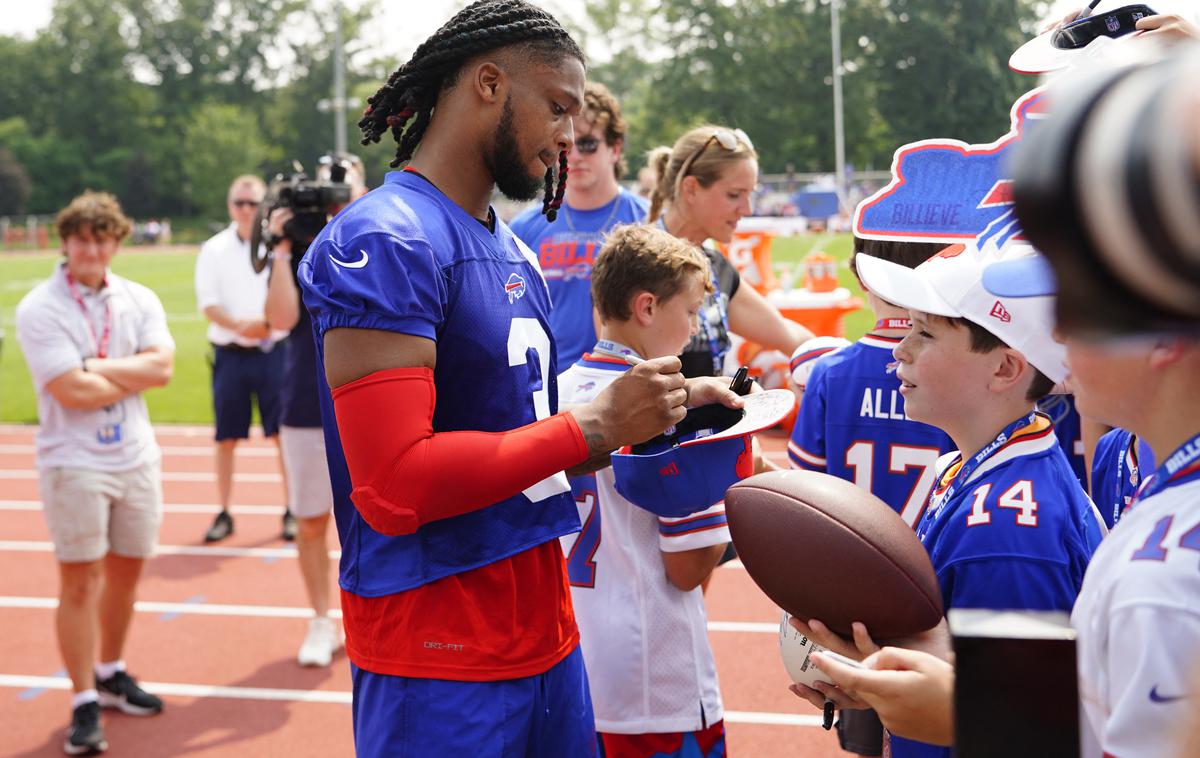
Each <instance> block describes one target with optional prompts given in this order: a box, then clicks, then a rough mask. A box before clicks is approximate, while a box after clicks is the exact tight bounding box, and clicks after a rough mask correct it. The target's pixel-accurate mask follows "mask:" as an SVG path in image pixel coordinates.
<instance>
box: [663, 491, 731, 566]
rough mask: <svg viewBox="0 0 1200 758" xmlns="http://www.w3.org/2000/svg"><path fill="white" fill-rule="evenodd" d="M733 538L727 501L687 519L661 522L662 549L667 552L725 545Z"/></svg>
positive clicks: (686, 517)
mask: <svg viewBox="0 0 1200 758" xmlns="http://www.w3.org/2000/svg"><path fill="white" fill-rule="evenodd" d="M731 539H732V538H731V537H730V536H729V521H728V520H726V518H725V502H724V501H721V502H719V503H717V504H716V505H714V506H712V507H711V508H706V509H705V510H703V511H700V512H699V513H693V514H691V515H690V516H685V517H683V518H659V519H658V549H659V550H662V551H663V552H664V553H681V552H683V551H685V550H697V549H699V548H703V547H712V546H713V545H723V544H725V543H726V542H729V541H730V540H731Z"/></svg>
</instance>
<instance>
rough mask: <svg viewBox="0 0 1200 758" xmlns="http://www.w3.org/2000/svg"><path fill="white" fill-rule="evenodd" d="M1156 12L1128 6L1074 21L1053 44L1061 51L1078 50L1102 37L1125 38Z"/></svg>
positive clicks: (1060, 31)
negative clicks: (1141, 20) (1143, 20)
mask: <svg viewBox="0 0 1200 758" xmlns="http://www.w3.org/2000/svg"><path fill="white" fill-rule="evenodd" d="M1153 15H1154V11H1153V10H1151V9H1150V8H1149V7H1147V6H1145V5H1126V6H1124V7H1122V8H1117V9H1116V10H1114V11H1110V12H1109V13H1100V14H1097V15H1095V16H1088V17H1087V18H1082V19H1079V20H1078V21H1072V22H1071V23H1069V24H1067V25H1066V26H1064V27H1062V28H1061V29H1059V30H1057V31H1056V32H1054V36H1053V37H1051V38H1050V42H1051V44H1053V45H1054V46H1055V47H1056V48H1058V49H1060V50H1078V49H1079V48H1081V47H1087V46H1088V45H1090V44H1091V43H1092V42H1094V41H1095V40H1097V39H1099V38H1100V37H1112V38H1113V39H1116V38H1117V37H1124V36H1125V35H1126V34H1132V33H1133V32H1135V31H1137V22H1138V20H1139V19H1143V18H1145V17H1146V16H1153Z"/></svg>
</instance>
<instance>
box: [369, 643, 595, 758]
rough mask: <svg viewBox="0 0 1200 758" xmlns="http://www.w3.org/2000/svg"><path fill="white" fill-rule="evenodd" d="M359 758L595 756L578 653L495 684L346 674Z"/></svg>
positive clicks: (588, 698) (589, 708) (584, 677)
mask: <svg viewBox="0 0 1200 758" xmlns="http://www.w3.org/2000/svg"><path fill="white" fill-rule="evenodd" d="M350 673H351V676H352V677H353V680H354V705H353V711H354V748H355V752H356V754H357V755H358V756H359V758H373V757H374V756H388V757H389V758H423V757H424V756H443V755H445V756H460V755H461V756H472V758H518V757H519V758H535V757H538V756H546V757H547V758H560V757H561V756H571V758H577V757H578V758H588V757H590V756H595V755H596V754H597V746H596V724H595V718H594V717H593V716H592V697H591V694H590V693H589V691H588V683H587V673H586V672H585V671H584V669H583V654H582V653H580V651H579V648H578V647H576V648H575V650H574V651H573V652H572V653H571V654H570V655H568V656H567V657H566V658H564V659H563V660H561V661H559V662H558V664H556V665H555V666H553V667H552V668H551V669H550V670H549V671H547V672H545V673H543V674H538V675H537V676H528V677H525V678H523V679H508V680H504V681H499V682H453V681H447V680H444V679H416V678H411V677H402V676H388V675H386V674H373V673H371V672H369V671H363V670H362V669H360V668H358V667H357V666H353V665H352V666H351V667H350Z"/></svg>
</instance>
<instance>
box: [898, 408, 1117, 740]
mask: <svg viewBox="0 0 1200 758" xmlns="http://www.w3.org/2000/svg"><path fill="white" fill-rule="evenodd" d="M960 463H961V456H959V455H958V454H952V455H951V456H947V459H946V460H944V461H942V465H944V466H945V471H944V473H942V474H941V475H940V476H939V481H938V486H937V488H936V489H935V490H934V493H933V496H932V497H931V498H930V505H929V510H928V511H926V513H925V516H924V518H922V519H921V523H920V524H919V525H918V527H917V536H918V537H920V538H921V542H922V543H923V544H924V545H925V549H926V550H927V551H928V552H929V557H930V560H931V561H932V562H933V569H934V572H935V573H936V574H937V578H938V585H939V587H940V588H941V591H942V604H943V606H944V607H945V608H946V610H947V611H949V610H950V609H951V608H991V609H996V610H1039V611H1050V610H1054V611H1066V612H1068V613H1069V612H1070V611H1071V608H1072V606H1074V604H1075V598H1076V597H1077V596H1078V595H1079V590H1080V588H1081V587H1082V586H1083V575H1084V571H1085V570H1086V569H1087V565H1088V561H1090V560H1091V557H1092V553H1094V552H1095V550H1096V548H1097V547H1098V546H1099V544H1100V539H1101V537H1102V536H1103V534H1104V528H1103V526H1102V525H1101V522H1100V519H1099V516H1098V515H1097V514H1096V510H1095V508H1094V507H1093V506H1092V503H1091V501H1090V500H1089V499H1088V497H1087V495H1086V494H1085V493H1084V491H1083V488H1082V487H1080V486H1079V481H1078V480H1077V479H1076V478H1075V474H1074V472H1073V471H1072V470H1071V467H1070V465H1069V464H1068V463H1067V459H1066V456H1065V455H1064V454H1063V451H1062V448H1060V447H1059V444H1058V438H1057V437H1056V436H1055V434H1054V429H1053V425H1052V424H1051V423H1050V421H1049V419H1047V418H1046V417H1044V416H1038V417H1037V421H1036V423H1034V424H1033V425H1031V426H1025V427H1023V428H1019V429H1017V430H1016V431H1014V432H1013V434H1012V435H1011V436H1009V438H1008V441H1007V442H1005V443H1002V445H1001V446H1000V447H999V449H998V450H996V451H995V452H994V453H992V454H991V456H990V457H988V458H987V459H986V460H984V461H983V463H982V464H980V465H979V466H978V468H976V469H975V470H974V471H972V472H970V473H969V475H968V478H967V480H966V481H963V482H957V483H956V481H955V480H956V478H957V476H956V475H957V473H958V471H959V470H960ZM947 464H948V465H947ZM950 488H953V491H952V492H951V493H950V497H949V498H947V497H946V495H947V491H948V489H950ZM892 755H893V756H895V757H896V758H916V757H917V756H919V757H920V758H935V757H938V758H947V757H948V756H949V755H950V751H949V749H947V748H941V747H937V746H934V745H928V744H925V743H922V742H915V741H912V740H906V739H901V738H898V737H894V738H893V739H892Z"/></svg>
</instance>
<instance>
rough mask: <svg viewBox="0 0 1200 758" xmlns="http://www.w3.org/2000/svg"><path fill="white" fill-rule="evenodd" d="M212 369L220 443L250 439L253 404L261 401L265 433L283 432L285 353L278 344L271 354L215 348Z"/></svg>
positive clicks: (248, 349) (231, 348)
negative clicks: (281, 409) (280, 419)
mask: <svg viewBox="0 0 1200 758" xmlns="http://www.w3.org/2000/svg"><path fill="white" fill-rule="evenodd" d="M215 353H216V355H215V357H214V359H213V366H212V386H213V410H214V411H215V412H216V417H217V434H216V439H217V441H218V442H220V441H221V440H244V439H246V438H247V437H249V436H250V401H251V398H252V397H253V398H256V399H257V400H258V415H259V416H260V417H261V418H262V428H263V434H265V435H266V436H268V437H274V436H275V435H276V434H278V433H279V413H280V384H282V382H283V378H284V377H283V350H282V346H280V345H276V346H275V349H274V350H272V351H270V352H269V353H264V352H262V351H261V350H257V349H254V348H240V347H236V346H234V347H224V346H221V345H218V346H216V348H215Z"/></svg>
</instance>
